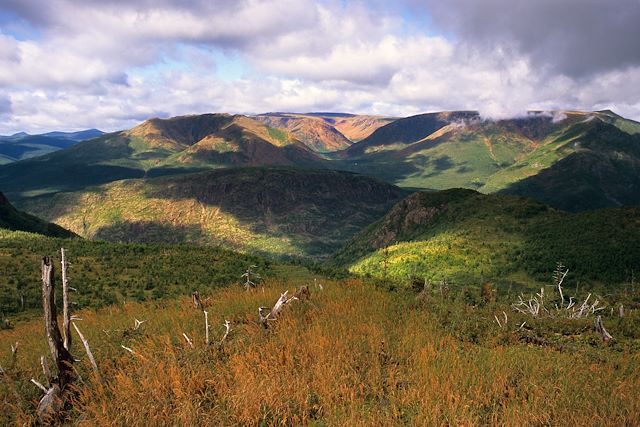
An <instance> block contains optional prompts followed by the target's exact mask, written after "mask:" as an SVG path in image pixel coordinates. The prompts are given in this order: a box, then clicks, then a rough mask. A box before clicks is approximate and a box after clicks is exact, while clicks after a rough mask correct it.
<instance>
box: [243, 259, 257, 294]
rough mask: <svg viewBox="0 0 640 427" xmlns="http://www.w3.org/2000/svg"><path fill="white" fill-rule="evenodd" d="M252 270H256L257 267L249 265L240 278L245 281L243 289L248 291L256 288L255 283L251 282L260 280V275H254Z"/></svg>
mask: <svg viewBox="0 0 640 427" xmlns="http://www.w3.org/2000/svg"><path fill="white" fill-rule="evenodd" d="M253 268H258V266H257V265H250V266H249V267H247V271H245V272H244V274H243V275H242V276H240V277H244V278H245V281H244V288H245V289H246V290H247V291H248V290H249V289H251V288H255V287H256V283H255V282H254V281H253V280H252V279H254V280H259V279H260V275H259V274H258V273H254V272H253V270H252V269H253Z"/></svg>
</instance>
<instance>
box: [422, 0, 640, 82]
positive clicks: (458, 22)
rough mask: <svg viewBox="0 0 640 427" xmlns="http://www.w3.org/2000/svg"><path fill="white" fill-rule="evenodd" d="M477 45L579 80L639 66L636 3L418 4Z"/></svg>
mask: <svg viewBox="0 0 640 427" xmlns="http://www.w3.org/2000/svg"><path fill="white" fill-rule="evenodd" d="M413 4H414V6H417V7H424V8H426V9H428V10H429V12H430V14H431V16H432V22H433V23H434V24H435V25H437V26H439V27H440V28H442V29H444V30H446V31H449V32H451V33H453V34H455V36H456V37H457V38H459V39H460V40H463V41H464V42H466V43H469V44H471V45H474V46H501V47H502V48H504V49H511V50H514V51H516V52H517V53H518V54H521V55H524V56H527V57H529V58H530V59H531V60H532V62H533V64H534V65H535V66H536V68H538V69H542V70H544V69H549V70H552V71H553V72H556V73H562V74H565V75H568V76H571V77H575V78H583V77H590V76H593V75H595V74H598V73H601V72H607V71H612V70H617V69H623V68H626V67H633V66H637V65H640V44H638V40H640V25H638V22H640V2H638V0H615V1H610V0H536V1H531V0H483V1H476V0H447V1H439V0H415V1H413Z"/></svg>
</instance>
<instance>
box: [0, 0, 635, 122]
mask: <svg viewBox="0 0 640 427" xmlns="http://www.w3.org/2000/svg"><path fill="white" fill-rule="evenodd" d="M463 1H464V0H456V1H455V2H453V3H456V4H458V3H461V2H463ZM566 1H569V2H571V1H573V0H566ZM590 1H591V0H590ZM625 1H626V0H625ZM496 2H499V0H492V3H491V4H493V3H496ZM453 3H452V4H453ZM545 4H546V3H545ZM3 7H5V8H6V7H12V8H13V12H14V13H17V14H19V15H20V16H21V17H22V18H23V19H25V20H27V21H28V22H29V23H30V24H31V25H33V26H34V27H35V28H37V29H38V31H39V34H38V35H36V36H34V37H33V38H32V39H31V40H17V39H16V38H14V37H13V36H11V35H9V34H8V33H6V32H5V33H4V34H3V31H2V29H1V28H0V91H1V92H2V96H0V100H2V99H4V100H5V101H6V102H4V101H3V102H4V104H2V105H4V106H5V107H6V108H4V110H3V115H2V116H0V133H8V132H12V131H17V130H26V131H32V132H37V131H45V130H51V129H62V130H64V129H80V128H88V127H98V128H102V129H105V130H115V129H121V128H127V127H130V126H133V125H135V124H136V123H137V122H139V121H141V120H144V119H146V118H148V117H153V116H169V115H178V114H187V113H203V112H221V111H224V112H239V113H258V112H264V111H319V110H323V111H327V110H330V111H349V112H360V113H375V114H389V115H409V114H416V113H420V112H424V111H437V110H454V109H479V110H481V112H482V113H483V114H484V115H486V116H490V117H504V116H510V115H519V114H522V113H524V112H525V111H526V110H528V109H562V108H567V109H584V110H589V109H599V108H612V109H614V110H616V111H618V112H620V113H621V114H624V115H627V116H629V117H631V118H636V119H638V118H640V102H639V101H638V100H639V99H640V66H633V65H627V66H624V67H617V68H616V67H614V68H611V69H597V67H596V68H594V70H593V72H591V73H590V74H588V75H581V76H572V75H571V74H567V73H563V72H559V71H558V70H557V67H554V66H553V64H547V63H545V62H544V61H543V62H541V61H540V59H539V57H537V56H535V55H534V54H532V53H531V52H532V51H531V50H526V49H518V48H513V46H509V43H504V44H487V43H486V42H485V41H486V39H487V38H482V40H480V41H479V42H478V43H474V42H473V39H472V38H470V37H466V35H467V34H469V33H468V32H464V31H461V30H458V31H459V33H453V34H454V36H455V38H454V37H449V38H445V37H444V36H441V35H437V34H435V33H433V32H429V31H430V30H429V28H426V29H424V28H420V24H421V23H419V22H408V21H407V17H406V16H405V17H402V16H401V15H399V14H394V13H387V14H384V13H379V12H380V11H381V10H382V9H380V8H378V9H375V10H372V9H370V8H369V3H368V2H355V3H354V2H342V1H337V0H336V1H333V0H328V1H319V2H313V1H311V0H301V1H299V0H244V1H237V2H234V1H214V2H206V1H203V2H188V1H179V0H174V1H171V0H163V1H156V2H151V1H148V0H136V1H119V0H112V1H110V2H108V1H107V2H98V1H95V2H92V1H82V2H80V1H72V0H52V1H51V2H47V3H46V4H44V5H42V4H40V2H35V1H34V0H27V1H23V2H18V1H17V0H7V1H6V3H5V4H4V5H0V12H1V11H2V8H3ZM386 10H387V11H389V8H387V9H386ZM473 10H475V11H477V10H476V9H473ZM474 13H476V12H474ZM478 13H479V12H478ZM474 16H475V15H474ZM518 16H519V15H518ZM443 22H445V21H443ZM465 22H471V21H465ZM445 23H446V22H445ZM454 24H455V23H454ZM454 24H451V23H449V24H447V25H448V27H447V28H451V29H455V28H457V27H456V25H454ZM452 31H453V30H452ZM576 31H577V30H576ZM585 31H587V30H586V29H585ZM520 44H521V45H524V44H523V43H520ZM225 54H226V55H229V56H230V57H233V58H234V59H233V61H235V62H238V63H240V64H242V68H243V72H242V75H240V74H238V75H236V76H235V78H229V76H225V77H224V78H221V73H222V71H224V68H225V66H227V65H228V64H227V63H226V62H225ZM0 109H1V107H0Z"/></svg>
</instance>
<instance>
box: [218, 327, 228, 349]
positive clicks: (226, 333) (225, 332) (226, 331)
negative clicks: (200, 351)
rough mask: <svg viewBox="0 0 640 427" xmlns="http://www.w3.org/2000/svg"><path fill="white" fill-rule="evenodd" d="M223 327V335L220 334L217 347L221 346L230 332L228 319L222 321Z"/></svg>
mask: <svg viewBox="0 0 640 427" xmlns="http://www.w3.org/2000/svg"><path fill="white" fill-rule="evenodd" d="M224 327H225V331H224V335H223V336H222V339H221V340H220V342H219V343H218V346H219V347H222V346H223V344H224V340H226V339H227V337H228V336H229V332H231V322H229V321H228V320H225V321H224Z"/></svg>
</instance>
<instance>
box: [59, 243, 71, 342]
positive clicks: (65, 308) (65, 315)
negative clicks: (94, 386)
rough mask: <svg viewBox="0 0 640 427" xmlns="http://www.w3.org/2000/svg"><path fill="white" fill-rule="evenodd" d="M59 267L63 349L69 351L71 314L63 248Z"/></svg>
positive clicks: (66, 265)
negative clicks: (60, 274) (60, 272)
mask: <svg viewBox="0 0 640 427" xmlns="http://www.w3.org/2000/svg"><path fill="white" fill-rule="evenodd" d="M60 266H61V270H62V332H63V335H64V348H65V349H67V350H69V349H71V312H70V311H69V282H68V279H67V267H68V264H67V259H66V255H65V250H64V248H60Z"/></svg>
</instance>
